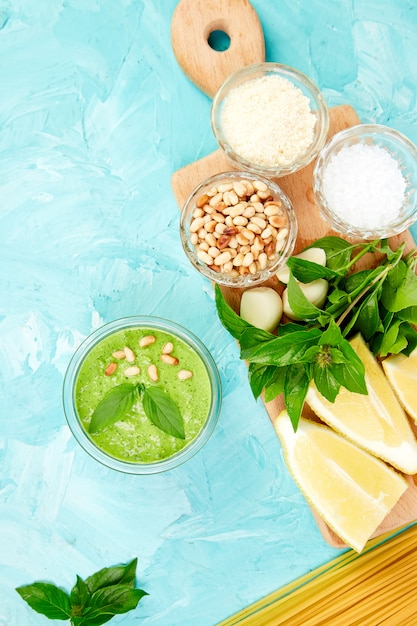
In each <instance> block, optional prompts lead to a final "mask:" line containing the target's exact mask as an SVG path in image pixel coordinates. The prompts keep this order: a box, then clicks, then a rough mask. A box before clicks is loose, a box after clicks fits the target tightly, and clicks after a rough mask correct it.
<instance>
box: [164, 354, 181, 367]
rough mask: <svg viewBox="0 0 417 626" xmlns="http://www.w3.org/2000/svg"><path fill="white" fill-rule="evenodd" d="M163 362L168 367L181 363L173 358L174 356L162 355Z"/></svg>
mask: <svg viewBox="0 0 417 626" xmlns="http://www.w3.org/2000/svg"><path fill="white" fill-rule="evenodd" d="M161 361H163V362H164V363H167V364H168V365H178V363H179V361H178V359H177V357H175V356H172V354H161Z"/></svg>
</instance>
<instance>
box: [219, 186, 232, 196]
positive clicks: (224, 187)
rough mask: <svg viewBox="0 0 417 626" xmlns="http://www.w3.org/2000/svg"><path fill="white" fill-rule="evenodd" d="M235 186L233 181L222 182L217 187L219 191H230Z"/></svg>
mask: <svg viewBox="0 0 417 626" xmlns="http://www.w3.org/2000/svg"><path fill="white" fill-rule="evenodd" d="M232 188H233V183H221V184H220V185H219V186H218V187H217V191H220V193H223V194H224V193H225V192H226V191H230V190H231V189H232Z"/></svg>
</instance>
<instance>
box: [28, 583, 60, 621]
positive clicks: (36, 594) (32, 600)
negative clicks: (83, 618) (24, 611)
mask: <svg viewBox="0 0 417 626" xmlns="http://www.w3.org/2000/svg"><path fill="white" fill-rule="evenodd" d="M16 591H17V593H18V594H19V595H20V596H21V597H22V598H23V600H25V602H27V603H28V605H29V606H30V607H31V608H32V609H33V610H34V611H36V612H37V613H41V614H42V615H45V616H46V617H49V619H59V620H64V619H65V620H67V619H70V615H71V607H70V598H69V595H68V594H67V593H66V591H64V590H63V589H60V588H59V587H56V586H55V585H52V584H51V583H43V582H36V583H33V584H32V585H25V586H23V587H17V589H16Z"/></svg>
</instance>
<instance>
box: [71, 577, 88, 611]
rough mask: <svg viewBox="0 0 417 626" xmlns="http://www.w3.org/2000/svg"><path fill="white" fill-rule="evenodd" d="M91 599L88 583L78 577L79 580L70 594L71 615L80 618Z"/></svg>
mask: <svg viewBox="0 0 417 626" xmlns="http://www.w3.org/2000/svg"><path fill="white" fill-rule="evenodd" d="M90 598H91V593H90V591H89V589H88V586H87V584H86V582H85V581H84V580H83V579H82V578H81V577H80V576H78V575H77V580H76V583H75V585H74V586H73V588H72V589H71V592H70V603H71V615H72V616H73V617H75V616H80V615H82V613H83V610H84V608H85V607H86V605H87V604H88V602H89V600H90Z"/></svg>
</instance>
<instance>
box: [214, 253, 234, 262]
mask: <svg viewBox="0 0 417 626" xmlns="http://www.w3.org/2000/svg"><path fill="white" fill-rule="evenodd" d="M231 258H232V255H231V254H230V252H227V251H226V252H222V253H221V254H219V256H218V257H216V258H215V259H214V265H224V264H225V263H227V262H228V261H230V259H231Z"/></svg>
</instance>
